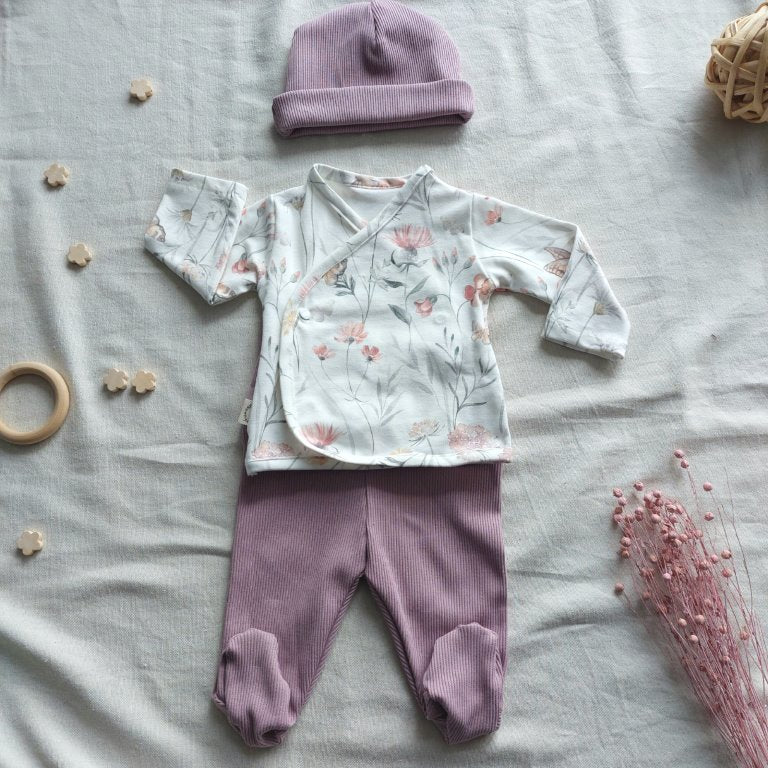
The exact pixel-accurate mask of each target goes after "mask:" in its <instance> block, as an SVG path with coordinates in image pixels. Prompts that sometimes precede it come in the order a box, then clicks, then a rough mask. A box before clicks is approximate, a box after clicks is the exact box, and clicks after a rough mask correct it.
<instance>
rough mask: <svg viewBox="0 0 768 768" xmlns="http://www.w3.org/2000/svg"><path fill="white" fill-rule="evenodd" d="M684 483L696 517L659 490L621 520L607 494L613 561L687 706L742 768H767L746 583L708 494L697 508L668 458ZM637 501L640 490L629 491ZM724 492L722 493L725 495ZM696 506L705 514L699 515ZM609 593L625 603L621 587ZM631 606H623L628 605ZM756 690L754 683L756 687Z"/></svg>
mask: <svg viewBox="0 0 768 768" xmlns="http://www.w3.org/2000/svg"><path fill="white" fill-rule="evenodd" d="M675 456H676V457H677V458H678V459H680V466H681V467H682V468H683V469H684V470H685V471H686V473H687V474H688V479H689V482H690V484H691V490H692V492H693V497H694V500H695V507H696V513H697V514H696V518H703V520H704V521H705V522H704V528H702V527H699V525H698V524H697V521H696V519H695V518H694V516H692V515H691V514H690V513H689V512H688V510H687V509H686V508H685V507H684V506H683V505H682V504H681V503H680V502H678V501H675V500H673V499H671V498H669V497H668V496H666V495H664V494H663V493H661V492H660V491H652V492H651V493H645V494H644V495H643V496H642V506H640V505H638V506H637V507H636V508H635V509H634V511H633V512H628V511H627V506H628V505H629V500H628V499H627V498H626V497H625V495H624V493H623V492H622V491H621V489H620V488H614V489H613V495H614V497H615V500H616V502H617V504H618V506H617V507H616V508H615V509H614V510H613V519H614V522H615V523H616V524H617V525H618V526H619V528H620V531H621V549H620V550H619V553H620V554H621V556H622V557H623V558H625V559H627V560H630V561H631V564H632V583H633V586H634V589H635V590H636V591H637V593H638V595H640V597H641V599H642V601H643V602H644V603H645V604H646V606H647V607H648V608H649V610H650V611H651V613H652V614H653V615H656V616H658V617H659V619H660V626H661V630H662V633H661V634H662V637H663V638H664V642H665V646H666V647H667V648H668V650H670V651H671V652H672V654H673V656H674V657H675V658H677V659H678V661H679V662H680V664H681V666H682V667H683V669H684V671H685V673H686V674H687V676H688V679H689V680H690V683H691V686H692V688H693V690H694V692H695V693H696V695H697V697H698V698H699V700H700V701H701V703H702V704H703V705H704V707H705V708H706V710H707V711H708V712H709V714H710V716H711V718H712V720H713V722H714V724H715V726H716V727H717V729H718V730H719V731H720V733H721V734H722V736H723V738H724V739H725V741H726V742H727V744H728V745H729V746H730V748H731V750H732V751H733V753H734V755H735V756H736V760H737V762H738V764H739V765H740V766H742V768H766V766H768V700H767V699H766V682H768V655H767V654H766V648H765V637H764V635H763V631H762V628H761V626H760V624H759V623H758V622H757V621H756V619H755V616H754V613H753V610H752V583H751V580H750V578H749V570H748V569H747V563H746V559H745V557H744V550H743V547H742V546H741V540H740V539H739V535H738V531H737V530H736V526H735V524H734V519H733V518H734V515H733V511H731V515H730V517H729V518H728V521H729V525H728V526H727V525H726V513H725V510H724V508H723V506H722V504H720V503H718V502H717V498H716V496H715V495H714V488H713V486H712V484H711V483H709V482H706V483H704V484H703V486H702V488H703V489H704V491H706V493H707V495H708V497H709V498H711V499H712V502H713V503H714V511H713V510H712V509H711V508H710V507H711V506H712V505H711V504H710V502H709V501H707V503H706V504H703V503H702V501H701V498H700V495H699V492H698V490H697V487H696V483H695V481H694V478H693V474H692V472H691V471H690V464H689V462H688V460H687V459H686V458H685V455H684V454H683V452H682V451H680V450H677V451H675ZM634 488H635V491H636V492H637V494H638V497H639V496H640V494H641V493H642V491H643V489H644V487H643V484H642V483H641V482H636V483H635V484H634ZM729 492H730V489H729ZM705 507H706V511H704V509H705ZM715 518H717V519H718V520H719V522H720V531H721V535H722V539H723V541H724V543H725V546H724V547H722V548H719V547H718V546H717V545H716V540H715V537H714V536H713V532H712V530H711V528H712V526H710V525H709V523H710V522H711V521H713V520H715ZM729 528H730V530H731V532H732V533H733V537H734V539H735V541H736V543H737V551H738V552H739V553H740V555H741V558H740V559H741V563H740V565H741V569H742V570H743V578H744V579H745V580H746V588H747V590H748V595H749V602H748V603H747V601H746V600H745V597H744V592H743V591H742V585H741V580H740V576H739V570H740V569H739V568H737V567H735V565H734V561H733V551H732V548H731V544H730V536H729ZM615 589H616V592H617V593H618V594H625V589H624V585H623V584H621V583H619V584H616V588H615ZM630 607H631V603H630ZM758 681H759V683H758Z"/></svg>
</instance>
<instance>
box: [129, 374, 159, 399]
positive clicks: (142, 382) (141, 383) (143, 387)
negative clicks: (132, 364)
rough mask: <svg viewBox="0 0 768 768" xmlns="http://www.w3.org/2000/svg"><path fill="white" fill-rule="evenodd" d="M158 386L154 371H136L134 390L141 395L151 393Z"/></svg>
mask: <svg viewBox="0 0 768 768" xmlns="http://www.w3.org/2000/svg"><path fill="white" fill-rule="evenodd" d="M156 385H157V376H155V374H154V373H152V371H145V370H141V371H136V375H135V376H134V377H133V388H134V389H135V390H136V391H137V392H138V393H139V394H144V393H145V392H151V391H152V390H153V389H154V388H155V386H156Z"/></svg>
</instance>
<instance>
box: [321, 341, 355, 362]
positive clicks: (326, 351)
mask: <svg viewBox="0 0 768 768" xmlns="http://www.w3.org/2000/svg"><path fill="white" fill-rule="evenodd" d="M366 349H367V347H366ZM312 351H313V352H314V353H315V354H316V355H317V356H318V357H319V358H320V360H321V361H322V360H327V359H328V358H329V357H333V356H334V355H335V354H336V353H335V352H334V351H333V350H332V349H330V348H329V347H328V345H327V344H319V345H318V346H316V347H312Z"/></svg>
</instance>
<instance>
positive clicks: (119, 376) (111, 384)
mask: <svg viewBox="0 0 768 768" xmlns="http://www.w3.org/2000/svg"><path fill="white" fill-rule="evenodd" d="M102 381H103V382H104V386H105V387H106V388H107V389H108V390H109V391H110V392H117V391H118V390H121V389H125V388H126V387H127V386H128V374H127V373H126V372H125V371H121V370H120V369H119V368H110V369H109V370H108V371H107V372H106V373H105V374H104V378H103V379H102Z"/></svg>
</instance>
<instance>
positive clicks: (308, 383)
mask: <svg viewBox="0 0 768 768" xmlns="http://www.w3.org/2000/svg"><path fill="white" fill-rule="evenodd" d="M246 192H247V190H246V188H245V187H244V186H243V185H242V184H238V183H237V182H233V181H224V180H222V179H217V178H213V177H210V176H201V175H198V174H195V173H187V172H185V171H179V170H174V171H173V172H172V174H171V178H170V181H169V182H168V186H167V189H166V192H165V195H164V196H163V199H162V201H161V203H160V207H159V209H158V211H157V214H156V216H155V218H154V219H153V221H152V223H151V224H150V226H149V228H148V230H147V232H146V236H145V243H146V248H147V249H148V250H149V251H151V252H152V253H153V254H155V255H156V256H157V258H158V259H160V261H162V262H163V263H164V264H165V265H166V266H168V267H169V268H170V269H172V270H173V271H174V272H176V273H177V274H179V275H180V276H181V277H182V278H183V279H184V280H186V281H187V282H188V283H189V284H190V285H191V286H193V287H194V288H195V289H196V290H197V291H198V292H199V293H200V294H202V296H203V297H204V298H205V299H206V301H208V302H209V303H210V304H219V303H221V302H223V301H227V300H229V299H231V298H233V297H234V296H237V295H239V294H241V293H244V292H246V291H248V290H251V289H254V290H256V291H257V292H258V295H259V297H260V299H261V306H262V309H263V322H262V343H261V352H260V359H259V365H258V370H257V376H256V384H255V387H254V392H253V403H252V406H251V409H250V415H249V418H248V448H247V453H246V467H247V471H248V472H249V473H250V474H255V473H258V472H262V471H266V470H277V469H351V468H363V467H402V466H427V465H433V466H451V465H458V464H468V463H473V462H488V461H508V460H509V458H510V434H509V427H508V425H507V413H506V408H505V404H504V395H503V392H502V387H501V380H500V377H499V371H498V366H497V364H496V359H495V356H494V353H493V348H492V346H491V343H490V342H491V334H490V331H489V329H488V325H487V311H488V302H489V300H490V297H491V294H493V293H494V292H496V291H517V292H519V293H526V294H530V295H532V296H535V297H536V298H538V299H541V300H542V301H545V302H547V303H548V304H550V309H549V312H548V315H547V318H546V322H545V324H544V330H543V336H544V337H545V338H547V339H549V340H550V341H554V342H556V343H558V344H563V345H565V346H567V347H571V348H573V349H578V350H583V351H585V352H590V353H592V354H595V355H599V356H600V357H605V358H608V359H612V360H613V359H620V358H623V357H624V351H625V348H626V344H627V336H628V333H629V322H628V320H627V315H626V313H625V311H624V310H623V309H622V308H621V306H620V305H619V303H618V302H617V300H616V298H615V296H614V295H613V293H612V291H611V289H610V287H609V286H608V283H607V281H606V279H605V277H604V275H603V273H602V271H601V269H600V267H599V266H598V264H597V262H596V261H595V257H594V256H593V255H592V251H591V250H590V248H589V246H588V245H587V242H586V240H585V239H584V237H583V236H582V234H581V232H580V230H579V229H578V227H576V226H575V225H573V224H568V223H566V222H563V221H557V220H556V219H551V218H548V217H546V216H541V215H539V214H537V213H533V212H531V211H529V210H526V209H524V208H520V207H518V206H515V205H510V204H508V203H504V202H502V201H500V200H496V199H494V198H492V197H485V196H483V195H479V194H473V193H471V192H467V191H464V190H461V189H458V188H456V187H453V186H451V185H450V184H447V183H446V182H444V181H442V180H441V179H439V178H438V177H437V176H436V175H435V173H434V172H433V170H432V169H431V168H429V167H428V166H422V167H421V168H419V169H418V170H417V171H415V172H414V173H411V174H409V175H406V176H403V177H393V178H375V177H371V176H366V175H362V174H358V173H351V172H348V171H343V170H339V169H337V168H332V167H330V166H327V165H319V164H318V165H314V166H312V168H311V169H310V171H309V175H308V177H307V181H306V184H304V185H303V186H301V187H295V188H293V189H289V190H286V191H284V192H280V193H278V194H274V195H270V196H269V197H267V198H265V199H264V200H262V201H260V202H258V203H256V204H254V205H251V206H248V207H246V206H245V199H246Z"/></svg>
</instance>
